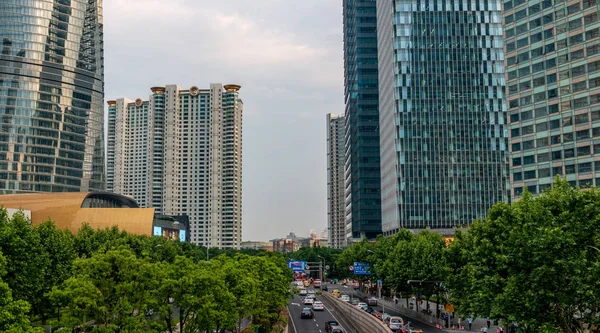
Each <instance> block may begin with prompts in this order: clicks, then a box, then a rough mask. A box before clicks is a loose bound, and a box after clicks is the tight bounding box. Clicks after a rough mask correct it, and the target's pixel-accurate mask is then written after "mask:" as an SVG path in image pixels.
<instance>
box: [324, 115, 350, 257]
mask: <svg viewBox="0 0 600 333" xmlns="http://www.w3.org/2000/svg"><path fill="white" fill-rule="evenodd" d="M344 122H345V118H344V117H343V116H335V115H333V114H331V113H330V114H328V115H327V228H328V231H329V234H328V236H329V240H330V246H331V247H333V248H336V249H340V248H343V247H345V246H346V189H345V176H344V164H345V158H346V148H345V135H344Z"/></svg>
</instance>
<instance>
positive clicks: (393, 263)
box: [374, 229, 415, 307]
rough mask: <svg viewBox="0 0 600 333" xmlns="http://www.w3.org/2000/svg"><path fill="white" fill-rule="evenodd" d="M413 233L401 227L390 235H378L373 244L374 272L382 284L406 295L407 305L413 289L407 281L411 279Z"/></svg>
mask: <svg viewBox="0 0 600 333" xmlns="http://www.w3.org/2000/svg"><path fill="white" fill-rule="evenodd" d="M414 239H415V235H414V234H413V233H412V232H410V231H409V230H406V229H402V230H401V231H400V232H399V233H397V234H395V235H394V236H392V237H389V238H384V237H379V238H378V239H377V243H376V246H375V258H376V259H375V264H374V268H375V274H376V277H377V278H378V279H381V280H382V282H383V286H384V287H387V288H391V289H392V290H393V291H395V292H399V293H400V294H401V295H402V294H404V295H405V296H406V302H407V304H406V306H407V307H408V298H409V297H408V296H410V295H411V293H412V291H413V289H412V287H411V286H410V285H409V284H408V283H407V281H408V280H410V279H413V278H414V276H413V274H412V269H411V265H412V260H413V258H412V255H413V251H412V249H411V246H412V242H413V241H414Z"/></svg>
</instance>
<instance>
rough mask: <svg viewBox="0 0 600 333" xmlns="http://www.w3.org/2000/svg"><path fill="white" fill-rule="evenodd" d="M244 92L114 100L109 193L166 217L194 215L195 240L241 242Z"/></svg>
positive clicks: (220, 89) (223, 244) (163, 91)
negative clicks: (242, 98)
mask: <svg viewBox="0 0 600 333" xmlns="http://www.w3.org/2000/svg"><path fill="white" fill-rule="evenodd" d="M239 89H240V86H238V85H224V86H223V85H221V84H211V85H210V88H209V89H199V88H198V87H196V86H193V87H191V88H190V89H187V90H184V89H182V88H180V87H178V86H176V85H168V86H166V87H153V88H151V90H152V94H151V95H150V98H149V100H147V101H143V100H142V99H137V100H135V101H130V100H127V99H124V98H121V99H118V100H113V101H108V105H109V108H108V161H107V162H108V163H107V164H108V165H107V166H108V168H107V169H108V172H107V180H108V190H109V191H113V192H115V193H119V194H123V195H127V196H130V197H133V198H134V199H135V200H136V201H137V202H138V203H139V204H140V206H142V207H154V208H156V211H157V213H160V214H164V215H187V216H188V217H189V222H190V241H191V242H193V243H195V244H199V245H203V246H209V247H219V248H239V247H240V243H241V240H242V111H243V103H242V100H241V99H240V97H239V95H238V91H239Z"/></svg>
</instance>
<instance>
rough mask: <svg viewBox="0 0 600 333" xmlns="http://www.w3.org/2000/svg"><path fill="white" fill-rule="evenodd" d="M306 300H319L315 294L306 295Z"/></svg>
mask: <svg viewBox="0 0 600 333" xmlns="http://www.w3.org/2000/svg"><path fill="white" fill-rule="evenodd" d="M305 298H312V299H314V300H316V299H317V295H315V294H308V295H306V297H305Z"/></svg>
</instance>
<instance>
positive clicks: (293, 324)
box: [288, 306, 298, 333]
mask: <svg viewBox="0 0 600 333" xmlns="http://www.w3.org/2000/svg"><path fill="white" fill-rule="evenodd" d="M288 312H289V313H290V320H291V321H292V326H293V327H294V333H298V330H297V329H296V324H295V323H294V316H293V315H292V311H290V307H289V306H288Z"/></svg>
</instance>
